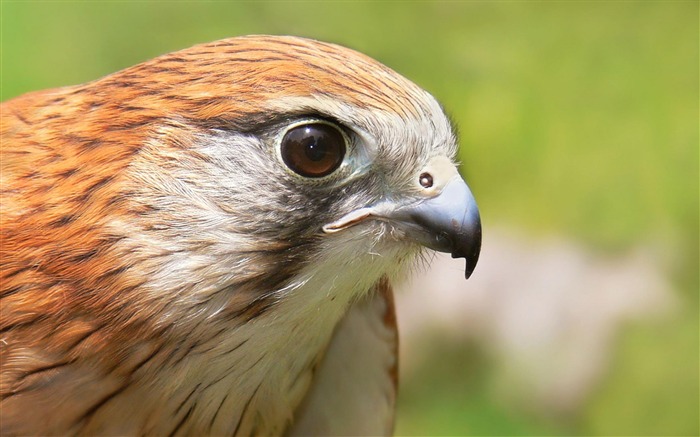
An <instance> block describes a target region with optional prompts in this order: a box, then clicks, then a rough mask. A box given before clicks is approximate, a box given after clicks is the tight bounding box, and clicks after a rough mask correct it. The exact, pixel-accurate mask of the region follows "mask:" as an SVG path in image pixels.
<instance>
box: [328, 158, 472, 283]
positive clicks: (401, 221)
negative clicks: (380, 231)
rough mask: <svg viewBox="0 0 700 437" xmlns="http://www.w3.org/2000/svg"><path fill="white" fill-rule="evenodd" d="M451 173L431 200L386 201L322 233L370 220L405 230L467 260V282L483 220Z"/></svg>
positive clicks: (464, 187)
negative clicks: (387, 223)
mask: <svg viewBox="0 0 700 437" xmlns="http://www.w3.org/2000/svg"><path fill="white" fill-rule="evenodd" d="M453 168H454V167H453ZM423 173H424V172H421V174H423ZM451 173H453V174H452V175H451V176H452V177H451V178H449V179H448V180H447V181H445V182H444V183H442V184H440V188H441V189H440V190H439V191H437V192H433V193H431V194H432V195H430V197H426V198H423V199H419V200H417V201H414V202H410V203H405V204H402V203H396V202H390V201H384V202H380V203H378V204H377V205H375V206H371V207H366V208H360V209H357V210H355V211H352V212H350V213H348V214H346V215H345V216H343V217H342V218H340V219H339V220H337V221H335V222H333V223H329V224H327V225H325V226H324V227H323V231H324V232H325V233H327V234H331V233H336V232H340V231H342V230H344V229H347V228H350V227H352V226H355V225H357V224H359V223H362V222H364V221H365V220H368V219H376V220H384V221H387V222H390V223H392V224H393V225H394V226H396V227H397V228H400V229H402V230H404V231H405V232H406V234H407V235H408V237H409V238H410V239H412V240H413V241H415V242H416V243H419V244H422V245H423V246H426V247H428V248H430V249H433V250H437V251H439V252H447V253H450V254H452V258H465V259H466V267H465V273H464V274H465V277H466V278H467V279H468V278H469V276H471V274H472V272H473V271H474V268H475V267H476V264H477V261H478V260H479V253H480V251H481V218H480V216H479V210H478V208H477V206H476V201H475V200H474V196H473V195H472V193H471V191H470V190H469V187H468V186H467V184H466V183H465V182H464V180H463V179H462V178H461V177H460V176H459V174H458V173H457V172H456V170H455V171H453V172H451ZM436 179H437V178H436Z"/></svg>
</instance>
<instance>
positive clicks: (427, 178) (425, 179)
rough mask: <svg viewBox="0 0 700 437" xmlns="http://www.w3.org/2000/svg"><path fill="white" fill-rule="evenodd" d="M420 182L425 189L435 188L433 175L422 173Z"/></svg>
mask: <svg viewBox="0 0 700 437" xmlns="http://www.w3.org/2000/svg"><path fill="white" fill-rule="evenodd" d="M418 182H419V183H420V185H421V186H422V187H423V188H430V187H432V186H433V175H431V174H430V173H421V175H420V176H419V177H418Z"/></svg>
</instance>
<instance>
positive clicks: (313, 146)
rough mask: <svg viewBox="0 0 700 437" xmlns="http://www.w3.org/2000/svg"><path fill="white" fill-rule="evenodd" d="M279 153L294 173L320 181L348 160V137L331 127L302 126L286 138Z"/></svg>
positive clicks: (320, 124) (319, 125) (292, 130)
mask: <svg viewBox="0 0 700 437" xmlns="http://www.w3.org/2000/svg"><path fill="white" fill-rule="evenodd" d="M280 153H281V155H282V160H283V161H284V163H285V164H286V165H287V167H289V168H290V169H291V170H292V171H293V172H295V173H298V174H300V175H301V176H305V177H310V178H320V177H323V176H328V175H329V174H331V173H333V172H334V171H335V170H336V169H337V168H338V167H340V164H341V163H342V162H343V158H344V157H345V137H344V136H343V134H342V133H341V132H340V130H338V128H336V127H335V126H332V125H330V124H326V123H309V124H303V125H300V126H296V127H293V128H291V129H289V130H288V131H287V133H285V134H284V137H283V138H282V143H281V146H280Z"/></svg>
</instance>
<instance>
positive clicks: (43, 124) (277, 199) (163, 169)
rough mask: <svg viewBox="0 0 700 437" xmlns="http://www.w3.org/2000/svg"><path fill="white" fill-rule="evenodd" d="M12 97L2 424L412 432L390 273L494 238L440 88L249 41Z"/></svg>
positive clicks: (329, 47)
mask: <svg viewBox="0 0 700 437" xmlns="http://www.w3.org/2000/svg"><path fill="white" fill-rule="evenodd" d="M1 109H2V115H1V118H0V120H1V125H0V133H1V140H2V147H1V149H0V182H1V197H0V209H1V211H2V216H1V221H0V237H1V241H0V243H1V244H0V281H1V283H0V315H1V317H0V434H2V435H8V436H9V435H136V434H138V435H236V436H245V435H265V436H268V435H289V436H293V435H341V434H343V435H390V434H391V433H392V432H393V423H394V408H395V402H396V390H397V380H398V361H397V347H398V332H397V327H396V317H395V313H394V306H393V302H394V301H393V289H392V285H391V284H392V283H395V282H396V281H398V280H401V278H403V277H405V276H406V275H407V274H408V272H410V271H411V270H412V269H414V268H415V267H416V266H418V265H420V264H421V263H422V262H423V261H425V260H426V259H427V257H428V256H429V254H430V253H431V250H436V251H442V252H448V253H451V254H452V256H453V257H461V258H464V259H465V260H466V267H465V276H466V277H469V275H470V274H471V273H472V271H473V270H474V268H475V265H476V263H477V261H478V257H479V251H480V247H481V218H480V215H479V211H478V208H477V206H476V202H475V200H474V196H473V195H472V192H471V190H470V189H469V187H468V185H467V184H466V182H465V181H464V179H463V178H462V177H461V176H460V174H459V172H458V167H457V164H456V161H455V159H456V151H457V138H456V131H455V127H454V125H453V124H452V122H451V121H450V119H449V118H448V116H447V115H446V114H445V111H444V109H443V107H442V106H441V105H440V104H439V103H438V102H437V100H436V99H435V98H434V97H433V96H432V95H431V94H429V93H428V92H427V91H425V90H423V89H422V88H420V87H419V86H417V85H415V84H414V83H413V82H411V81H409V80H408V79H406V78H404V77H403V76H401V75H399V74H398V73H396V72H395V71H393V70H391V69H390V68H388V67H386V66H385V65H383V64H381V63H380V62H378V61H376V60H374V59H372V58H370V57H368V56H366V55H364V54H361V53H359V52H357V51H354V50H352V49H349V48H345V47H342V46H339V45H335V44H332V43H326V42H321V41H316V40H312V39H306V38H302V37H295V36H270V35H251V36H239V37H233V38H228V39H223V40H219V41H215V42H210V43H204V44H200V45H196V46H194V47H191V48H187V49H184V50H180V51H176V52H172V53H169V54H165V55H162V56H159V57H156V58H154V59H151V60H148V61H146V62H143V63H140V64H138V65H135V66H132V67H129V68H126V69H124V70H121V71H118V72H116V73H113V74H110V75H108V76H105V77H102V78H99V79H97V80H94V81H92V82H89V83H85V84H81V85H75V86H66V87H62V88H57V89H50V90H43V91H35V92H31V93H28V94H25V95H21V96H18V97H15V98H13V99H10V100H8V101H5V102H3V103H2V105H1ZM426 254H428V255H426ZM426 298H430V296H429V295H427V296H426Z"/></svg>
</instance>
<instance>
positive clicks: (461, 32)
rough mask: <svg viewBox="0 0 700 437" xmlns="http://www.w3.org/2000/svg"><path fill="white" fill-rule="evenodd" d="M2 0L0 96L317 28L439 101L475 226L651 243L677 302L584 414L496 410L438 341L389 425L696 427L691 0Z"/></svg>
mask: <svg viewBox="0 0 700 437" xmlns="http://www.w3.org/2000/svg"><path fill="white" fill-rule="evenodd" d="M0 5H1V9H2V22H1V26H2V29H1V32H2V48H1V49H2V56H1V63H2V65H1V67H2V68H1V70H2V79H1V85H2V89H1V92H0V94H1V97H2V99H3V100H5V99H8V98H11V97H13V96H15V95H18V94H21V93H23V92H27V91H31V90H35V89H42V88H48V87H55V86H61V85H69V84H76V83H81V82H85V81H89V80H92V79H95V78H97V77H100V76H102V75H105V74H108V73H110V72H113V71H116V70H118V69H121V68H124V67H127V66H130V65H133V64H135V63H138V62H140V61H143V60H146V59H148V58H151V57H154V56H156V55H158V54H162V53H165V52H168V51H172V50H177V49H180V48H184V47H187V46H190V45H193V44H195V43H198V42H205V41H210V40H215V39H219V38H224V37H229V36H235V35H241V34H250V33H271V34H296V35H301V36H309V37H313V38H317V39H322V40H328V41H333V42H337V43H340V44H344V45H347V46H350V47H353V48H355V49H358V50H360V51H362V52H365V53H367V54H369V55H371V56H373V57H375V58H377V59H379V60H381V61H382V62H384V63H385V64H387V65H389V66H390V67H392V68H394V69H395V70H397V71H399V72H401V73H402V74H404V75H405V76H407V77H409V78H411V79H413V80H414V81H416V82H417V83H419V84H420V85H422V86H423V87H425V88H426V89H428V90H429V91H431V92H432V93H433V94H434V95H436V96H437V97H438V99H439V100H441V101H442V103H443V104H444V106H445V107H446V109H447V110H448V112H449V113H450V114H451V116H452V117H453V119H454V120H455V121H456V122H457V123H458V125H459V126H460V131H461V139H462V156H461V158H462V160H463V171H464V173H465V175H466V177H467V179H468V181H469V182H470V185H471V186H472V188H473V191H474V192H475V193H476V196H477V199H478V201H479V203H480V206H481V210H482V217H483V220H484V223H485V229H486V230H487V231H488V228H489V226H492V225H493V224H498V225H501V226H504V227H509V228H515V229H519V230H520V231H521V232H527V233H530V234H535V235H543V236H544V235H558V236H564V237H566V238H572V239H575V240H577V241H579V242H581V243H582V244H584V245H586V246H588V247H590V248H592V249H593V250H596V251H599V253H600V254H601V256H608V255H609V254H611V253H616V252H620V251H625V250H628V249H630V248H632V247H635V246H637V245H646V246H652V247H654V248H655V249H656V253H658V257H659V259H658V262H659V263H660V264H662V266H663V270H664V271H666V272H667V274H668V275H669V276H670V277H671V278H672V280H673V283H674V284H675V286H676V288H677V292H678V295H679V297H680V300H681V305H682V307H683V308H682V309H681V310H680V311H679V313H678V314H677V315H676V317H674V319H673V320H670V321H668V320H667V321H664V322H657V323H655V324H648V325H644V326H632V327H630V328H629V330H628V331H627V332H625V333H623V335H622V336H621V338H620V341H619V345H618V346H619V347H618V348H617V349H616V354H615V356H614V357H611V358H613V361H612V363H611V367H610V371H609V374H608V375H606V376H605V382H604V384H602V389H601V390H600V391H599V392H598V393H597V395H596V396H594V397H593V399H591V400H590V402H589V405H588V406H587V407H586V408H583V409H582V410H581V411H577V412H574V413H573V414H572V415H571V416H570V417H566V418H563V419H562V418H558V419H543V418H540V417H536V416H533V415H531V414H529V413H528V412H527V411H519V410H518V411H514V410H512V409H510V408H508V407H505V406H503V405H501V404H500V403H499V402H498V400H497V399H494V397H493V395H492V392H491V389H490V387H491V386H492V385H493V384H492V383H493V381H490V380H489V368H490V363H488V360H487V359H485V358H484V355H483V354H481V353H480V352H479V351H478V350H472V349H470V348H464V349H463V350H454V351H452V352H450V353H449V354H448V355H446V356H443V355H442V354H444V353H445V351H446V350H450V348H442V349H440V348H436V349H435V350H434V351H431V350H426V353H428V354H430V353H434V354H435V355H436V356H435V359H434V360H429V361H427V362H426V364H425V368H424V369H422V370H420V371H419V372H417V373H416V376H415V377H414V378H413V379H412V380H410V381H404V386H403V387H402V395H401V400H400V416H399V420H398V432H399V433H403V434H467V433H469V434H479V435H488V434H492V435H494V434H551V433H585V434H600V435H602V434H607V435H610V434H619V435H621V434H626V435H651V434H654V435H660V434H665V435H680V434H682V435H697V434H698V433H699V430H698V411H699V406H698V344H699V341H698V314H697V313H698V287H699V284H698V263H699V262H700V261H699V258H698V240H699V238H700V235H699V230H698V209H699V206H698V184H699V182H698V120H699V116H700V115H699V113H698V101H699V100H698V99H699V77H698V65H699V62H700V59H699V50H698V41H699V34H698V12H699V11H698V3H697V2H694V1H687V2H681V1H659V2H653V1H649V2H585V1H584V2H537V3H520V2H464V3H457V2H425V3H423V2H405V3H403V2H376V3H375V2H338V3H336V2H332V3H331V2H329V3H318V2H272V3H263V2H245V3H226V2H205V1H203V2H161V1H158V2H30V1H19V2H15V1H7V0H3V1H2V2H0ZM484 244H488V232H487V233H486V234H485V240H484ZM503 274H504V275H507V274H508V272H503ZM426 298H429V296H426ZM456 375H466V376H464V378H461V377H459V376H456Z"/></svg>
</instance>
